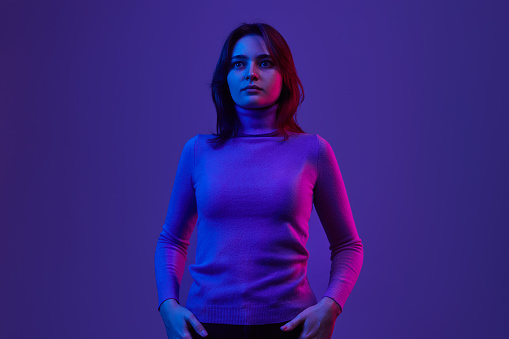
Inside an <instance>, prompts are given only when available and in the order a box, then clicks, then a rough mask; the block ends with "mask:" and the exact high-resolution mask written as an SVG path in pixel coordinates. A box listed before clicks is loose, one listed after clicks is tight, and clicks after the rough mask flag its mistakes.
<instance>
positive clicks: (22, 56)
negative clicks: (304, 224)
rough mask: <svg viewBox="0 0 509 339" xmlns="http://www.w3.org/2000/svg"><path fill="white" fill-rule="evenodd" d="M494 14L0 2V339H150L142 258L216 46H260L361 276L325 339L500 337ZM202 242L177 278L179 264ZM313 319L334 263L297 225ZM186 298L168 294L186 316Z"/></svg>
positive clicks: (499, 36) (504, 91) (469, 6)
mask: <svg viewBox="0 0 509 339" xmlns="http://www.w3.org/2000/svg"><path fill="white" fill-rule="evenodd" d="M507 13H508V5H506V4H504V2H503V1H459V0H457V1H453V0H442V1H436V0H430V1H403V0H401V1H374V0H371V1H364V0H357V1H313V2H312V1H297V2H296V1H256V2H237V1H187V2H183V1H181V2H174V1H96V0H93V1H74V2H72V1H56V0H48V1H12V0H10V1H5V0H4V1H0V152H1V153H0V156H1V162H0V164H1V165H0V199H1V200H0V209H1V210H0V212H1V219H0V222H1V227H0V264H1V266H0V267H1V272H2V274H1V275H2V278H1V279H0V337H2V338H36V337H37V338H55V339H57V338H165V337H166V336H165V331H164V327H163V323H162V320H161V318H160V315H159V313H158V312H157V290H156V285H155V276H154V267H153V261H154V251H155V246H156V241H157V237H158V235H159V232H160V231H161V229H162V224H163V222H164V218H165V215H166V208H167V205H168V202H169V198H170V194H171V188H172V184H173V180H174V177H175V172H176V169H177V164H178V160H179V156H180V152H181V150H182V147H183V145H184V143H185V142H186V141H187V140H188V139H189V138H191V137H192V136H194V135H196V134H197V133H210V132H213V131H215V111H214V107H213V104H212V100H211V98H210V92H209V87H208V84H209V82H210V81H211V77H212V72H213V70H214V67H215V64H216V62H217V59H218V57H219V52H220V48H221V46H222V44H223V42H224V39H225V38H226V36H227V34H228V33H229V32H230V31H231V30H232V29H234V28H235V27H237V26H238V25H239V24H241V23H242V22H253V21H263V22H267V23H269V24H271V25H273V26H274V27H275V28H276V29H278V30H279V31H280V32H281V33H282V35H283V36H284V37H285V39H286V40H287V42H288V44H289V46H290V48H291V50H292V53H293V57H294V60H295V63H296V67H297V70H298V73H299V76H300V78H301V80H302V82H303V84H304V89H305V95H306V98H305V101H304V103H303V104H302V106H301V107H300V109H299V111H298V114H297V120H298V122H299V124H300V125H301V126H302V128H303V129H304V131H306V132H307V133H318V134H320V135H321V136H322V137H324V138H325V139H326V140H327V141H329V143H330V144H331V145H332V147H333V149H334V151H335V153H336V157H337V158H338V163H339V166H340V168H341V171H342V174H343V178H344V180H345V185H346V188H347V192H348V196H349V199H350V203H351V207H352V211H353V215H354V219H355V222H356V225H357V229H358V232H359V235H360V237H361V239H362V240H363V244H364V249H365V257H364V265H363V267H362V271H361V274H360V277H359V279H358V281H357V284H356V286H355V288H354V290H353V292H352V294H351V295H350V297H349V299H348V300H347V302H346V304H345V308H344V312H343V314H341V315H340V316H339V318H338V319H337V322H336V326H335V329H334V335H333V338H430V337H433V338H503V337H507V336H508V335H509V329H508V326H507V321H506V320H507V317H508V311H507V306H506V305H507V303H508V302H509V298H508V292H507V286H509V278H508V276H509V275H508V271H509V269H508V264H507V262H508V258H509V256H508V251H507V238H508V235H509V231H508V225H509V223H508V217H507V206H508V202H509V199H508V180H507V174H508V173H509V166H508V164H509V161H508V160H509V159H508V151H507V150H508V142H507V134H508V133H507V122H508V119H507V113H508V111H509V110H508V108H509V105H508V92H509V91H508V90H509V88H508V74H509V72H508V66H507V60H509V55H508V54H509V53H508V43H507V42H508V34H507V32H508V31H509V28H508V27H507V23H506V21H507V20H506V19H507ZM195 245H196V230H195V233H193V237H192V239H191V247H190V249H189V256H188V262H187V264H189V263H192V262H194V253H195ZM308 249H309V251H310V255H311V257H310V260H309V266H308V276H309V280H310V282H311V285H312V287H313V290H314V291H315V294H316V295H317V297H318V298H319V299H320V298H321V297H322V294H323V293H324V292H325V289H326V287H327V283H328V278H329V269H330V261H329V255H330V252H329V250H328V242H327V239H326V237H325V234H324V232H323V229H322V228H321V225H320V223H319V220H318V217H317V216H316V212H315V211H314V210H313V215H312V218H311V220H310V240H309V242H308ZM190 284H191V278H190V275H189V272H188V271H187V268H186V273H185V275H184V279H183V282H182V286H181V302H182V304H185V300H186V297H187V292H188V290H189V287H190Z"/></svg>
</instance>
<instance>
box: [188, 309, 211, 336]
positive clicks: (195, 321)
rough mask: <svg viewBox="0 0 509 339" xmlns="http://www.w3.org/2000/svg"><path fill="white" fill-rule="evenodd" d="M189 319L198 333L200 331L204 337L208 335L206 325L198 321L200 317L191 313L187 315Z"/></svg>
mask: <svg viewBox="0 0 509 339" xmlns="http://www.w3.org/2000/svg"><path fill="white" fill-rule="evenodd" d="M187 321H189V323H190V324H191V326H193V328H194V330H195V331H196V333H198V334H199V335H201V336H202V337H205V336H207V335H208V333H207V331H206V330H205V327H204V326H203V325H202V324H201V323H200V322H199V321H198V319H197V318H196V316H195V315H194V314H192V313H191V314H190V315H189V316H188V317H187Z"/></svg>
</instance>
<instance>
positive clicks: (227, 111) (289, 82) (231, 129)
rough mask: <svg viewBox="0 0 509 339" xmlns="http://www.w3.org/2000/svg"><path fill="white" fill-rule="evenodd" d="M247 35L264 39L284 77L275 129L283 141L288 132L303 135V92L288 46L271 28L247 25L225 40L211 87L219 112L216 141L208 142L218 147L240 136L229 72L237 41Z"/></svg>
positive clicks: (286, 137) (212, 139)
mask: <svg viewBox="0 0 509 339" xmlns="http://www.w3.org/2000/svg"><path fill="white" fill-rule="evenodd" d="M246 35H258V36H260V37H261V38H263V40H264V41H265V45H266V46H267V49H268V51H269V54H270V56H271V58H272V60H273V62H274V64H275V65H276V66H277V67H278V69H279V72H280V73H281V76H282V82H283V84H282V88H281V94H280V96H279V98H278V100H277V104H278V108H277V111H276V125H277V128H278V130H279V132H280V133H282V134H283V136H284V138H283V140H282V141H285V140H287V139H288V133H287V132H288V131H291V132H295V133H304V131H303V130H302V129H301V128H300V126H299V125H298V124H297V121H296V120H295V119H296V112H297V107H298V106H299V105H300V104H301V103H302V101H304V88H303V87H302V83H301V81H300V79H299V77H298V76H297V70H296V69H295V64H294V62H293V57H292V53H291V51H290V48H289V47H288V44H287V43H286V41H285V39H284V38H283V36H282V35H281V34H280V33H279V32H278V31H277V30H276V29H275V28H274V27H272V26H270V25H268V24H265V23H252V24H247V23H244V24H242V25H240V26H239V27H237V28H236V29H234V30H233V31H232V32H231V33H230V35H229V36H228V38H227V39H226V41H225V43H224V45H223V48H222V50H221V54H220V55H219V60H218V62H217V65H216V69H215V70H214V75H213V77H212V83H211V84H210V89H211V92H212V100H213V101H214V105H215V107H216V112H217V125H216V133H212V135H214V136H215V137H214V138H211V139H209V142H210V143H214V144H215V145H217V144H219V145H222V144H223V143H224V142H225V141H227V140H228V139H229V138H231V137H234V136H235V135H237V132H238V130H239V126H240V123H239V119H238V116H237V112H236V110H235V103H234V101H233V99H232V96H231V93H230V88H229V86H228V81H227V77H228V73H229V72H230V64H231V56H232V52H233V48H234V47H235V44H236V43H237V41H238V40H240V39H241V38H242V37H244V36H246Z"/></svg>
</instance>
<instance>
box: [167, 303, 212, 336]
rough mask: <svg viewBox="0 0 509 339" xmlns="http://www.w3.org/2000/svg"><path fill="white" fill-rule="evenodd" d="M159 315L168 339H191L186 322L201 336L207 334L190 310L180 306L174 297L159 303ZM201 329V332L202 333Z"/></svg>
mask: <svg viewBox="0 0 509 339" xmlns="http://www.w3.org/2000/svg"><path fill="white" fill-rule="evenodd" d="M160 313H161V317H162V318H163V322H164V326H165V327H166V335H167V336H168V339H192V336H191V333H189V329H188V327H187V324H188V323H189V324H190V325H191V326H192V327H193V328H194V330H195V331H196V333H198V334H200V335H201V336H202V337H205V336H207V335H208V333H207V331H205V327H203V325H202V324H201V323H200V322H199V321H198V319H197V318H196V317H195V315H194V314H193V313H191V311H189V310H188V309H187V308H185V307H182V306H180V304H179V303H178V302H177V300H175V299H168V300H166V301H164V302H163V303H162V304H161V308H160ZM202 331H203V333H202Z"/></svg>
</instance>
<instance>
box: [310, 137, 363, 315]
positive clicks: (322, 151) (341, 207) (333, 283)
mask: <svg viewBox="0 0 509 339" xmlns="http://www.w3.org/2000/svg"><path fill="white" fill-rule="evenodd" d="M317 138H318V155H317V170H318V176H317V180H316V183H315V187H314V191H313V192H314V193H313V203H314V205H315V209H316V213H317V215H318V217H319V219H320V222H321V223H322V226H323V228H324V230H325V234H326V235H327V239H328V240H329V243H330V247H329V249H330V251H331V271H330V277H329V285H328V287H327V291H326V292H325V294H324V297H329V298H331V299H333V300H334V301H336V303H338V305H339V306H340V307H341V310H343V306H344V304H345V301H346V299H347V298H348V296H349V295H350V293H351V292H352V289H353V287H354V285H355V283H356V281H357V278H358V277H359V273H360V270H361V267H362V262H363V258H364V251H363V246H362V242H361V239H360V238H359V235H358V234H357V229H356V227H355V223H354V220H353V216H352V210H351V208H350V203H349V201H348V196H347V194H346V189H345V184H344V182H343V178H342V176H341V172H340V170H339V165H338V162H337V160H336V156H335V154H334V151H333V150H332V147H331V146H330V144H329V143H328V142H327V141H326V140H325V139H323V138H322V137H321V136H319V135H317Z"/></svg>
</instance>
